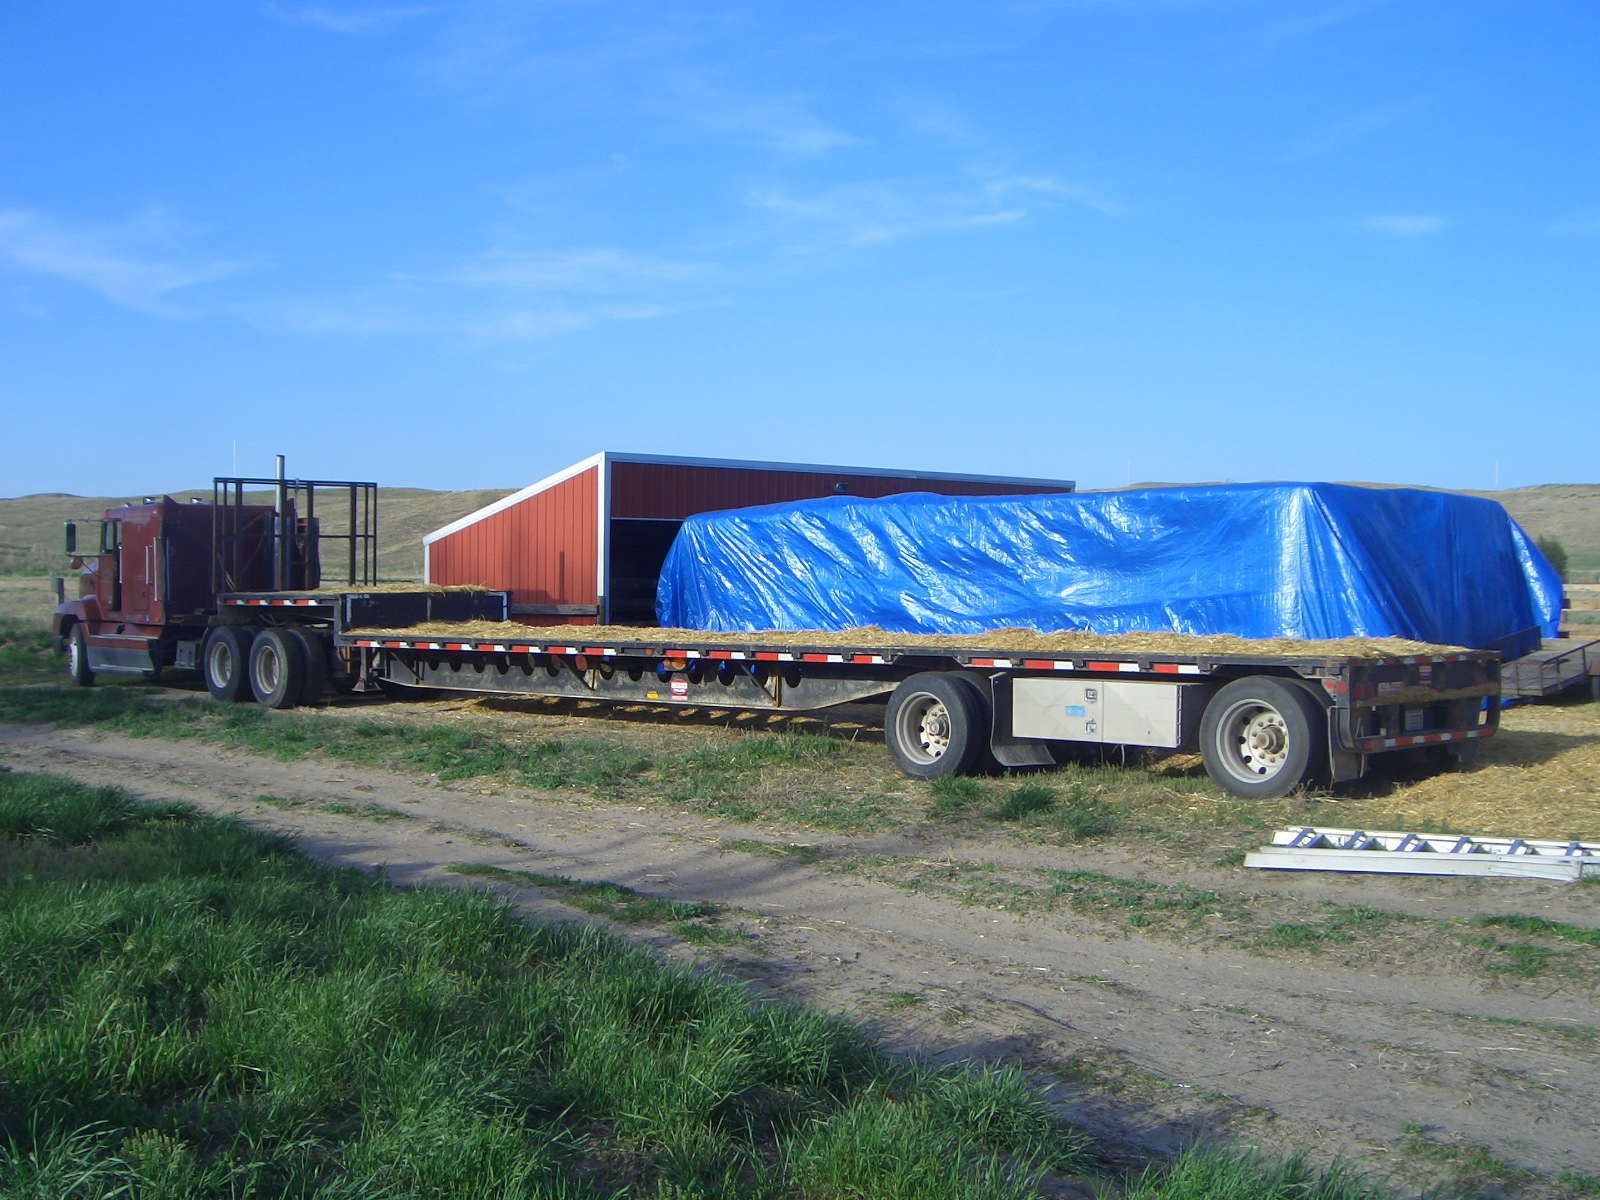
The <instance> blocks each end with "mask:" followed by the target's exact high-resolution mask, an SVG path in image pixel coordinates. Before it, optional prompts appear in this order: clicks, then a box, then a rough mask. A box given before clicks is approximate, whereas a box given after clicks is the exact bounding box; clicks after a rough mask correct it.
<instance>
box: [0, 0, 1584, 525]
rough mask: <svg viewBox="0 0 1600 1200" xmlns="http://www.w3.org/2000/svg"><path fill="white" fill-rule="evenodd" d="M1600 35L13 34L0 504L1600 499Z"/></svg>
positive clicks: (1569, 11) (341, 27) (1322, 0)
mask: <svg viewBox="0 0 1600 1200" xmlns="http://www.w3.org/2000/svg"><path fill="white" fill-rule="evenodd" d="M1597 62H1600V4H1593V3H1590V2H1588V0H1567V2H1565V3H1551V2H1541V0H1523V2H1521V3H1511V2H1505V3H1494V2H1489V0H1391V2H1388V3H1382V2H1378V0H1304V2H1295V0H1167V2H1162V0H1098V2H1097V0H1078V2H1070V0H1063V2H1060V3H1050V2H1048V0H1034V2H1018V3H1004V2H997V3H991V4H980V3H963V4H956V3H942V2H929V3H895V2H893V0H884V2H881V3H876V4H853V3H852V4H840V3H813V4H805V5H798V4H796V5H786V6H780V5H762V4H749V3H743V4H741V3H697V2H695V0H683V2H680V3H675V4H671V5H656V4H635V3H627V2H621V3H608V2H605V0H582V2H580V0H555V2H548V3H508V2H497V0H481V2H480V0H464V2H461V3H451V4H428V3H416V4H410V3H400V4H388V5H382V4H379V5H372V4H359V3H354V2H347V0H325V2H323V3H312V4H308V3H299V2H296V0H272V2H270V3H227V2H224V0H183V2H177V0H141V2H140V3H131V2H122V3H116V2H110V0H106V2H101V3H86V2H81V0H54V2H52V3H47V4H26V3H7V4H3V5H0V438H3V442H4V444H5V453H4V454H3V456H0V495H9V496H15V495H20V494H25V493H30V492H39V491H72V492H78V493H89V494H121V493H133V492H147V491H155V490H160V489H172V488H178V487H182V486H192V485H194V484H196V483H203V482H204V481H205V480H207V479H209V478H210V477H211V476H212V475H213V474H218V473H228V472H229V471H230V470H231V469H232V468H233V466H234V461H235V459H234V455H235V447H237V466H238V469H239V471H240V472H241V473H244V474H265V473H267V472H268V471H269V470H270V465H271V461H272V455H273V454H274V453H276V452H282V453H285V454H287V455H288V456H289V465H290V469H291V472H292V473H294V474H298V475H302V476H315V477H321V478H367V479H376V480H377V481H378V482H379V483H380V484H391V485H414V486H425V487H440V488H468V487H516V486H521V485H523V484H526V483H528V482H531V481H533V480H535V479H537V478H540V477H541V476H543V475H545V474H547V473H549V472H550V471H552V470H555V469H557V468H559V467H561V466H564V465H566V464H567V463H569V462H573V461H576V460H577V459H579V458H582V457H585V456H587V455H589V454H591V453H593V452H594V451H596V450H601V449H612V450H627V451H659V452H662V453H673V454H689V455H707V456H717V457H734V458H758V459H779V460H795V461H808V462H838V463H846V464H858V465H868V466H892V467H910V468H917V467H925V468H931V469H940V470H951V471H971V472H980V473H998V474H1013V473H1014V474H1019V475H1029V476H1047V477H1057V478H1073V479H1077V480H1078V481H1079V482H1080V484H1081V485H1083V486H1090V487H1111V486H1120V485H1122V484H1124V483H1125V482H1127V481H1129V480H1132V481H1134V482H1139V481H1149V480H1162V481H1195V480H1215V479H1238V480H1245V479H1361V480H1379V481H1386V482H1394V483H1420V484H1428V485H1435V486H1445V487H1468V488H1487V487H1492V486H1494V484H1495V481H1496V472H1497V471H1498V479H1499V483H1500V485H1501V486H1504V487H1514V486H1522V485H1527V484H1535V483H1548V482H1595V481H1596V477H1597V467H1596V458H1595V450H1594V447H1595V444H1596V437H1595V435H1596V433H1597V432H1600V417H1597V415H1596V414H1597V404H1596V390H1597V388H1596V385H1597V382H1600V337H1597V336H1596V334H1597V332H1600V321H1597V317H1600V105H1597V103H1596V101H1597V98H1600V97H1597V92H1600V70H1597V68H1596V63H1597Z"/></svg>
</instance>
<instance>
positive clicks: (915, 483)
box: [611, 462, 1065, 521]
mask: <svg viewBox="0 0 1600 1200" xmlns="http://www.w3.org/2000/svg"><path fill="white" fill-rule="evenodd" d="M836 483H843V484H845V485H846V486H847V487H848V488H849V489H850V495H852V496H868V497H873V498H877V497H881V496H893V495H897V494H899V493H901V492H935V493H937V494H939V495H944V496H1030V495H1040V494H1043V493H1046V492H1057V491H1064V490H1065V489H1063V488H1044V487H1039V486H1037V485H1031V484H1002V483H975V482H973V481H972V480H957V479H944V478H941V477H939V476H935V475H929V476H924V477H922V478H918V479H903V478H895V477H892V476H883V475H851V474H849V473H848V472H839V473H836V474H835V473H822V472H808V471H762V470H751V469H749V468H739V467H685V466H677V465H673V464H670V463H631V462H617V463H613V464H612V467H611V516H612V517H633V518H647V519H656V520H673V521H681V520H683V519H684V518H685V517H689V516H692V515H694V514H695V513H702V512H716V511H719V510H721V509H727V508H747V507H749V506H751V505H755V504H777V503H780V502H783V501H789V500H809V499H812V498H814V497H817V496H831V495H833V488H834V484H836Z"/></svg>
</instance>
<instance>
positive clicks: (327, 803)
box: [256, 796, 412, 825]
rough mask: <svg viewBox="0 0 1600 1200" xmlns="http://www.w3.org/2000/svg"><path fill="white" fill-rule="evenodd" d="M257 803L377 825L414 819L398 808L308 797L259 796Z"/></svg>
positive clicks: (284, 809)
mask: <svg viewBox="0 0 1600 1200" xmlns="http://www.w3.org/2000/svg"><path fill="white" fill-rule="evenodd" d="M256 803H257V804H265V805H267V806H268V807H269V808H276V809H280V810H283V811H285V812H287V811H289V810H291V809H296V808H308V809H311V810H312V811H314V812H321V813H328V814H329V815H330V816H335V817H354V818H356V820H358V821H371V822H372V823H373V824H375V825H385V824H388V823H389V822H390V821H409V820H411V819H412V818H411V814H410V813H403V812H401V811H400V810H399V809H398V808H385V807H384V806H383V805H381V804H345V803H343V802H341V801H337V800H314V799H311V798H309V797H306V796H257V797H256Z"/></svg>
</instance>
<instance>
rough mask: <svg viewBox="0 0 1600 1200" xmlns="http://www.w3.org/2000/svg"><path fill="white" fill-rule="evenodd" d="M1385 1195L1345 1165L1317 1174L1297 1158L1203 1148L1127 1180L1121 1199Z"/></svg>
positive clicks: (1352, 1199) (1295, 1199) (1299, 1199)
mask: <svg viewBox="0 0 1600 1200" xmlns="http://www.w3.org/2000/svg"><path fill="white" fill-rule="evenodd" d="M1386 1195H1388V1193H1387V1192H1385V1191H1384V1189H1383V1188H1382V1187H1380V1186H1379V1185H1377V1184H1374V1183H1372V1182H1370V1181H1368V1180H1366V1179H1365V1178H1363V1177H1362V1175H1361V1174H1360V1173H1359V1172H1358V1171H1356V1170H1354V1169H1353V1168H1351V1167H1350V1166H1348V1165H1346V1164H1335V1165H1334V1166H1332V1167H1330V1168H1328V1169H1326V1170H1319V1169H1317V1168H1315V1167H1313V1166H1311V1165H1310V1164H1309V1163H1308V1162H1307V1161H1306V1160H1305V1159H1304V1158H1302V1157H1300V1156H1299V1155H1291V1156H1290V1157H1288V1158H1286V1159H1282V1160H1280V1161H1274V1160H1272V1159H1269V1158H1266V1157H1264V1156H1263V1155H1261V1154H1258V1153H1253V1152H1249V1151H1229V1150H1223V1149H1218V1148H1215V1147H1209V1146H1201V1147H1197V1148H1195V1149H1192V1150H1189V1151H1187V1152H1185V1153H1184V1154H1182V1155H1180V1156H1179V1158H1178V1159H1177V1161H1176V1162H1174V1163H1172V1164H1171V1165H1170V1166H1161V1167H1152V1168H1150V1169H1149V1170H1146V1171H1145V1172H1144V1173H1143V1174H1141V1175H1139V1176H1138V1177H1136V1178H1135V1179H1133V1180H1131V1181H1130V1183H1129V1185H1128V1187H1127V1189H1126V1190H1125V1191H1123V1192H1122V1194H1121V1200H1383V1197H1385V1196H1386Z"/></svg>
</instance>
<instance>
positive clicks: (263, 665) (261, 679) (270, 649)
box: [256, 642, 283, 696]
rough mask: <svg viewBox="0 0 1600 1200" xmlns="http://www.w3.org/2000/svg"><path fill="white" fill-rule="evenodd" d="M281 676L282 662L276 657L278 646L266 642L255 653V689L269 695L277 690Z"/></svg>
mask: <svg viewBox="0 0 1600 1200" xmlns="http://www.w3.org/2000/svg"><path fill="white" fill-rule="evenodd" d="M282 676H283V663H282V662H280V661H279V659H278V648H277V647H276V646H274V645H272V643H271V642H268V643H267V644H266V645H264V646H262V647H261V649H260V650H259V651H258V652H257V653H256V691H257V692H259V693H260V694H261V695H263V696H269V695H271V694H273V693H274V692H276V691H277V690H278V681H279V679H280V678H282Z"/></svg>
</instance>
